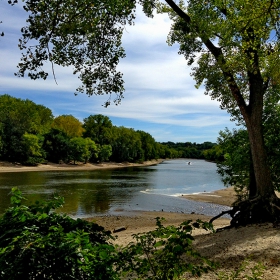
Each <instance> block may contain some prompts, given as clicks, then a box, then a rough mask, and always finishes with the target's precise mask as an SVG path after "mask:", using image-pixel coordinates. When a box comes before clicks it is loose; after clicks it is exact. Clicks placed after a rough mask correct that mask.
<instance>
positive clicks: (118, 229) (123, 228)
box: [113, 227, 127, 233]
mask: <svg viewBox="0 0 280 280" xmlns="http://www.w3.org/2000/svg"><path fill="white" fill-rule="evenodd" d="M126 229H127V227H118V228H115V229H114V230H113V233H116V232H120V231H124V230H126Z"/></svg>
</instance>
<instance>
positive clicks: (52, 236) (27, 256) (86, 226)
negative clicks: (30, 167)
mask: <svg viewBox="0 0 280 280" xmlns="http://www.w3.org/2000/svg"><path fill="white" fill-rule="evenodd" d="M23 199H24V198H23V197H22V195H21V192H20V191H19V190H18V189H17V188H13V189H12V197H11V204H12V206H11V207H10V208H9V209H8V210H7V211H6V212H5V214H4V215H3V216H2V217H1V218H0V272H1V275H0V279H5V280H9V279H13V280H15V279H102V280H103V279H118V277H117V274H116V272H115V270H114V269H113V266H114V263H115V261H116V258H117V253H116V251H115V247H114V246H113V245H111V244H110V243H109V242H108V241H109V239H110V238H111V235H110V233H109V232H106V231H104V229H103V227H101V226H99V225H97V224H95V223H91V222H87V221H84V220H81V219H77V220H74V219H72V218H70V217H68V216H66V215H59V214H56V213H55V212H53V211H54V210H55V209H56V208H58V207H61V206H62V204H63V199H62V198H61V197H59V196H54V199H53V200H51V201H48V202H46V201H43V202H36V203H35V204H33V205H31V206H24V205H22V200H23Z"/></svg>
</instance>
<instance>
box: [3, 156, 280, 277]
mask: <svg viewBox="0 0 280 280" xmlns="http://www.w3.org/2000/svg"><path fill="white" fill-rule="evenodd" d="M160 162H161V160H158V161H150V162H145V163H143V164H131V163H120V164H116V163H103V164H79V165H73V166H69V165H66V164H47V165H39V166H37V167H26V166H21V165H19V164H15V163H13V164H12V163H6V162H0V173H1V172H27V171H47V170H49V171H51V170H70V169H71V170H95V169H102V168H103V169H106V168H122V167H128V166H146V165H153V164H158V163H160ZM184 197H185V198H186V199H191V200H196V201H203V202H209V203H215V204H220V205H227V206H230V205H231V204H232V203H233V202H234V200H235V193H234V189H233V188H232V187H231V188H226V189H223V190H218V191H215V192H213V193H200V194H193V195H185V196H184ZM156 217H163V218H165V221H164V222H163V224H164V225H179V224H180V223H182V222H183V221H185V220H193V221H195V220H196V219H201V220H203V221H209V220H210V219H211V218H212V217H208V216H204V215H198V214H182V213H166V212H142V211H141V212H140V211H133V212H131V213H129V215H123V214H121V213H120V215H114V216H112V215H105V216H98V217H92V218H90V219H89V220H91V221H94V222H97V223H98V224H100V225H101V226H103V227H104V228H105V229H107V230H111V231H112V232H113V231H114V230H115V229H118V228H125V230H123V231H120V232H118V233H113V235H114V236H117V239H116V241H115V242H116V243H117V244H118V245H120V246H125V245H126V244H128V243H129V242H131V241H133V238H132V235H133V234H135V233H141V232H147V231H150V230H152V229H154V228H155V222H156V220H155V218H156ZM229 223H230V220H229V219H226V218H220V219H218V220H215V221H214V227H215V229H217V228H221V227H224V226H227V225H229ZM193 236H194V237H195V241H194V247H195V248H196V249H197V250H198V252H200V253H201V254H202V255H204V256H206V257H209V258H210V259H212V260H214V261H217V262H219V263H220V268H219V269H218V270H216V271H215V272H210V273H208V274H204V275H202V277H201V278H199V279H209V280H212V279H221V278H219V277H218V276H217V273H219V272H224V273H226V274H227V275H228V276H229V275H230V273H231V272H233V271H236V270H237V269H238V268H239V267H240V265H241V264H242V262H243V261H244V260H246V259H248V258H250V260H251V261H250V262H251V264H250V265H251V267H252V266H254V265H256V264H258V263H262V264H263V265H264V266H265V270H264V274H263V276H262V278H258V279H265V280H266V279H269V280H278V279H279V278H280V254H279V252H280V230H279V228H274V227H273V226H272V225H271V224H260V225H251V226H247V227H241V228H237V229H235V228H233V229H229V230H224V231H221V232H217V233H209V232H206V231H204V230H195V231H194V232H193ZM246 273H247V274H249V275H250V269H247V270H246ZM183 279H198V278H194V277H191V276H185V277H184V278H183ZM222 279H227V280H231V279H248V278H230V277H228V278H222ZM252 279H256V278H252Z"/></svg>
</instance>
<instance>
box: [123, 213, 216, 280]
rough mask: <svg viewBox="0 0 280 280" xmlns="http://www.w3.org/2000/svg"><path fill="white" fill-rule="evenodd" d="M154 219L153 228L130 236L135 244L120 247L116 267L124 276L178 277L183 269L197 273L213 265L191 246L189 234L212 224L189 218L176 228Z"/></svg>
mask: <svg viewBox="0 0 280 280" xmlns="http://www.w3.org/2000/svg"><path fill="white" fill-rule="evenodd" d="M156 219H157V222H156V224H157V228H156V229H155V230H153V231H150V232H147V233H142V234H136V235H134V238H135V239H136V243H130V244H129V245H128V246H127V247H125V248H124V249H123V250H122V261H119V263H118V265H119V268H118V269H119V270H122V271H123V272H124V273H126V277H128V278H126V279H149V280H171V279H179V277H180V276H182V275H183V274H184V273H185V272H190V273H191V274H192V275H196V276H200V275H201V274H202V273H204V272H208V271H209V270H210V269H212V268H214V267H215V264H214V263H213V262H211V261H209V260H208V259H206V258H204V257H202V256H201V255H200V254H199V253H198V252H196V251H195V250H194V249H193V247H192V241H193V240H194V238H193V236H192V235H191V233H192V230H193V229H194V228H199V227H202V228H204V229H205V230H213V227H212V224H209V223H207V222H202V221H200V220H198V221H196V222H192V221H191V220H189V221H186V222H183V223H182V224H181V225H180V226H178V227H175V226H167V227H164V226H163V225H162V223H161V221H162V220H163V219H162V218H156Z"/></svg>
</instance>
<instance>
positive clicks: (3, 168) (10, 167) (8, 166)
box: [0, 159, 163, 173]
mask: <svg viewBox="0 0 280 280" xmlns="http://www.w3.org/2000/svg"><path fill="white" fill-rule="evenodd" d="M161 162H163V159H158V160H150V161H144V162H143V163H130V162H123V163H116V162H102V163H96V164H95V163H78V164H66V163H62V164H58V163H51V162H49V163H47V164H39V165H38V166H25V165H22V164H20V163H11V162H6V161H0V173H1V172H30V171H67V170H81V171H82V170H100V169H115V168H124V167H141V166H150V165H155V164H159V163H161Z"/></svg>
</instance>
